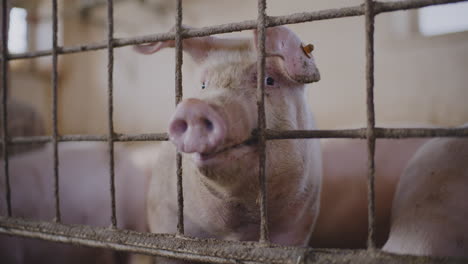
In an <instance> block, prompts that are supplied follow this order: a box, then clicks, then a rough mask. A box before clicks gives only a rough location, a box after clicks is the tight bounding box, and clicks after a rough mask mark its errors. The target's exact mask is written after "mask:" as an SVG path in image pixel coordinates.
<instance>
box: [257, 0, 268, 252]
mask: <svg viewBox="0 0 468 264" xmlns="http://www.w3.org/2000/svg"><path fill="white" fill-rule="evenodd" d="M257 21H258V25H257V52H258V56H257V60H258V61H257V115H258V180H259V196H260V242H263V243H268V242H269V240H270V236H269V232H268V213H267V212H268V210H267V206H268V204H267V183H266V173H265V163H266V138H265V130H266V117H265V81H264V80H265V38H266V24H267V15H266V0H258V19H257Z"/></svg>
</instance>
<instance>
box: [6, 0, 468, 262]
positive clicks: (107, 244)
mask: <svg viewBox="0 0 468 264" xmlns="http://www.w3.org/2000/svg"><path fill="white" fill-rule="evenodd" d="M462 1H466V0H408V1H401V0H400V1H394V2H379V1H373V0H365V2H364V4H362V5H359V6H354V7H346V8H339V9H329V10H322V11H314V12H304V13H296V14H292V15H287V16H280V17H270V16H267V15H266V0H258V17H257V20H249V21H243V22H239V23H232V24H225V25H218V26H213V27H206V28H201V29H184V28H182V0H177V13H176V30H175V32H169V33H162V34H156V35H151V36H144V37H137V38H127V39H115V38H114V37H113V32H114V29H113V22H114V21H113V20H114V19H113V0H107V14H108V19H107V22H108V35H107V42H106V43H105V44H101V43H98V44H91V45H82V46H75V47H59V46H58V43H57V30H58V21H57V20H58V19H57V0H53V1H52V9H53V12H52V13H53V25H52V26H53V32H54V33H53V36H52V38H53V47H52V50H45V51H38V52H29V53H23V54H17V55H10V54H8V49H7V39H8V25H7V23H8V6H7V2H8V1H7V0H2V8H3V9H2V14H3V17H2V54H1V55H2V57H1V59H2V74H3V76H2V86H3V87H2V88H3V89H2V92H3V93H2V103H3V104H2V109H3V113H2V121H3V124H4V125H3V127H2V128H3V132H4V133H3V136H2V143H3V147H4V149H3V152H4V169H5V177H6V183H7V186H6V196H7V197H6V198H7V199H6V202H7V209H8V215H7V217H4V216H0V233H2V234H9V235H17V236H23V237H30V238H40V239H44V240H49V241H56V242H62V243H73V244H79V245H85V246H91V247H101V248H109V249H115V250H121V251H126V252H133V253H142V254H149V255H158V256H166V257H175V258H183V259H186V260H193V261H205V262H213V263H239V262H243V263H330V261H332V262H333V263H349V262H350V261H356V262H359V263H360V262H363V263H401V262H405V263H408V262H413V261H423V262H424V263H440V262H444V263H463V262H465V261H466V260H461V259H455V258H434V257H414V256H401V255H395V254H389V253H384V252H381V251H379V250H376V249H375V242H374V230H375V216H374V215H375V201H374V199H375V189H374V180H375V175H374V174H375V164H374V154H375V140H376V139H377V138H409V137H435V136H437V137H440V136H442V137H454V136H455V137H468V129H466V128H435V129H433V128H430V129H427V128H403V129H390V128H377V127H375V109H374V98H373V89H374V40H373V38H374V22H375V16H376V15H378V14H380V13H384V12H392V11H397V10H407V9H412V8H420V7H424V6H430V5H438V4H447V3H455V2H462ZM360 15H364V16H365V27H366V56H367V60H366V95H367V98H366V105H367V127H366V128H359V129H345V130H296V131H275V130H269V129H267V128H266V122H265V105H264V93H265V92H264V83H263V79H264V78H263V76H264V74H265V72H264V68H265V31H266V28H268V27H272V26H278V25H284V24H293V23H303V22H310V21H316V20H325V19H334V18H340V17H349V16H360ZM246 29H257V32H258V34H257V37H258V43H257V44H258V50H259V52H258V64H257V68H258V75H259V78H258V87H257V106H258V118H259V127H258V129H257V130H256V131H254V133H253V135H252V138H250V139H248V140H257V141H258V144H259V149H260V151H259V152H260V158H259V168H260V169H259V181H260V190H259V195H260V197H261V203H260V212H261V213H260V215H261V225H260V241H259V242H240V241H223V240H216V239H198V238H191V237H186V236H184V235H183V234H184V227H183V196H182V194H183V192H182V190H183V189H182V160H181V156H180V154H179V155H178V156H177V191H178V192H177V195H178V197H177V199H178V209H179V210H178V225H177V230H178V232H177V234H175V235H170V234H151V233H139V232H134V231H128V230H118V229H116V228H115V227H116V226H117V219H116V212H115V210H116V209H115V186H114V185H115V182H114V142H117V141H165V140H168V135H167V134H166V133H153V134H136V135H131V134H117V133H115V131H114V128H113V64H114V59H113V49H114V48H117V47H122V46H128V45H134V44H143V43H148V42H154V41H163V40H175V43H176V44H175V46H176V69H175V71H176V84H175V88H176V104H178V103H179V102H180V101H181V99H182V72H181V67H182V62H183V55H182V46H183V41H182V40H183V39H184V38H190V37H200V36H208V35H212V34H219V33H227V32H233V31H241V30H246ZM105 48H107V49H108V103H109V105H108V123H109V131H108V135H107V136H106V135H59V134H58V128H57V122H58V120H57V76H58V69H57V66H58V65H57V62H58V55H61V54H67V53H74V52H84V51H90V50H98V49H105ZM49 55H52V62H53V73H52V75H53V76H52V77H53V85H52V91H53V93H52V94H53V103H52V119H53V120H52V121H53V135H52V136H51V137H50V136H40V137H16V138H11V139H10V138H9V137H8V131H7V124H8V115H7V104H6V101H7V86H8V79H7V77H8V61H9V60H14V59H27V58H35V57H40V56H49ZM327 137H333V138H340V137H341V138H362V139H366V140H367V143H368V162H369V163H368V169H369V170H368V172H369V174H368V200H369V201H368V214H369V236H368V249H367V250H327V249H325V250H318V249H311V248H299V247H284V246H279V245H273V244H269V243H268V241H269V238H268V226H267V222H268V218H267V212H266V208H267V201H266V200H267V199H266V196H267V193H266V180H265V147H266V141H267V140H275V139H297V138H327ZM64 141H107V142H108V145H109V154H110V162H109V166H110V169H111V171H110V189H111V196H112V197H111V207H112V216H111V225H112V227H114V228H112V229H108V228H102V227H91V226H82V225H65V224H62V223H60V200H59V195H58V194H59V175H58V161H59V160H58V143H59V142H64ZM37 142H44V143H45V142H52V143H53V145H54V153H53V155H54V192H55V203H56V204H55V206H56V207H55V209H56V217H55V220H57V221H56V222H55V223H53V222H37V221H30V220H23V219H18V218H14V217H11V216H12V212H11V199H10V192H11V190H10V186H9V175H8V145H9V144H26V143H37Z"/></svg>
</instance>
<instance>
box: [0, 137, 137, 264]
mask: <svg viewBox="0 0 468 264" xmlns="http://www.w3.org/2000/svg"><path fill="white" fill-rule="evenodd" d="M52 153H53V152H52V148H51V146H47V147H45V148H42V149H40V150H37V151H34V152H30V153H27V154H23V155H18V156H16V157H13V158H12V159H11V160H10V162H9V164H10V183H11V191H12V198H11V203H12V209H13V210H12V211H13V212H12V213H13V216H14V217H23V218H27V219H31V220H37V221H51V220H52V219H53V218H54V216H55V198H54V195H53V190H54V188H53V184H54V180H53V159H52ZM1 167H2V168H3V163H2V166H1ZM145 176H146V175H144V174H142V173H141V171H140V170H138V169H136V168H135V167H134V166H133V165H132V163H131V162H130V161H129V159H128V158H127V156H126V153H125V151H124V150H121V149H120V148H116V150H115V181H116V200H117V201H116V202H117V221H118V226H119V227H120V228H125V229H134V230H138V231H145V230H146V217H145V195H146V178H145ZM0 177H1V179H0V187H1V188H2V196H1V197H0V203H1V205H0V212H1V214H2V215H6V202H5V195H4V188H5V182H4V179H5V177H4V172H3V170H2V171H1V172H0ZM59 177H60V178H59V179H60V181H59V182H60V208H61V215H62V222H63V223H66V224H80V225H92V226H101V227H106V226H110V223H111V220H110V218H111V209H110V204H111V202H110V187H109V181H110V180H109V156H108V152H107V144H105V143H61V144H60V145H59ZM0 243H1V244H2V245H9V248H10V250H8V251H10V252H16V254H14V255H15V256H12V255H11V254H9V255H10V257H12V258H16V260H15V261H12V263H41V262H37V261H40V260H41V259H43V258H41V256H42V255H44V257H45V259H46V260H47V263H53V262H50V261H53V260H51V259H50V258H47V257H46V255H47V254H52V252H53V254H52V255H53V256H54V259H57V261H59V262H57V263H60V261H64V259H63V258H66V259H67V263H72V262H70V261H72V259H73V256H76V257H77V258H75V259H81V260H80V261H79V263H83V262H81V261H83V259H86V258H89V259H90V261H91V262H86V263H99V262H101V263H108V262H106V261H105V260H106V259H111V258H112V257H109V256H112V254H111V252H110V251H104V250H97V249H87V248H77V247H71V246H68V245H58V244H54V243H50V242H44V241H36V240H31V239H22V238H16V237H12V238H6V237H3V238H2V237H0ZM0 251H3V255H4V254H5V251H6V250H5V251H4V250H0ZM0 255H2V253H0ZM3 255H2V257H5V259H6V258H7V257H8V254H7V256H3ZM62 257H63V258H62ZM18 258H19V259H18ZM28 258H31V259H29V260H28ZM94 261H97V262H94Z"/></svg>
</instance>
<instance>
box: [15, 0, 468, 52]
mask: <svg viewBox="0 0 468 264" xmlns="http://www.w3.org/2000/svg"><path fill="white" fill-rule="evenodd" d="M465 1H467V0H400V1H396V2H379V1H376V2H375V14H376V15H377V14H380V13H387V12H393V11H398V10H409V9H415V8H421V7H426V6H432V5H442V4H450V3H458V2H465ZM362 15H364V8H363V6H362V5H358V6H351V7H344V8H334V9H326V10H319V11H311V12H301V13H295V14H291V15H286V16H270V17H268V23H267V24H266V27H274V26H279V25H286V24H298V23H304V22H311V21H317V20H328V19H336V18H343V17H354V16H362ZM256 28H257V21H256V20H246V21H242V22H237V23H230V24H221V25H216V26H211V27H203V28H199V29H187V30H185V31H184V34H182V38H193V37H203V36H208V35H213V34H223V33H230V32H234V31H242V30H251V29H256ZM174 39H175V33H173V32H166V33H159V34H152V35H147V36H140V37H133V38H120V39H114V48H120V47H125V46H132V45H138V44H145V43H151V42H156V41H166V40H174ZM106 48H107V42H101V43H93V44H88V45H78V46H70V47H58V53H59V54H71V53H77V52H86V51H95V50H102V49H106ZM50 55H52V50H41V51H35V52H25V53H18V54H10V55H9V59H10V60H18V59H28V58H37V57H43V56H50Z"/></svg>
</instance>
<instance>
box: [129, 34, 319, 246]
mask: <svg viewBox="0 0 468 264" xmlns="http://www.w3.org/2000/svg"><path fill="white" fill-rule="evenodd" d="M255 37H256V34H255ZM266 44H267V46H266V52H267V59H266V69H265V80H264V81H265V91H266V97H265V108H266V118H267V128H270V129H280V130H295V129H314V128H315V125H314V119H313V115H312V113H311V112H310V110H309V107H308V105H307V103H306V100H305V82H315V81H318V80H319V79H320V75H319V72H318V70H317V68H316V66H315V62H314V59H313V57H312V56H311V54H309V53H308V52H307V51H305V50H304V49H303V48H302V43H301V40H300V39H299V38H298V37H297V36H296V35H295V34H294V33H293V32H292V31H291V30H289V29H287V28H286V27H275V28H269V29H267V32H266ZM183 45H184V50H185V51H186V52H187V53H188V54H190V55H191V57H192V58H193V59H194V60H195V61H196V62H197V63H198V64H199V67H200V68H201V69H202V74H201V79H200V82H199V83H198V84H196V85H198V86H199V87H200V93H199V96H198V97H197V98H188V99H185V100H184V101H182V102H181V103H180V104H179V105H178V106H177V109H176V111H175V114H174V116H173V118H172V121H171V123H170V127H169V135H170V139H171V141H172V143H173V145H171V144H163V146H162V148H163V150H162V151H159V155H158V157H157V159H156V166H155V168H156V169H155V170H154V172H153V177H152V178H151V183H150V187H149V193H148V201H147V203H148V214H149V216H148V217H149V225H150V230H151V231H152V232H155V233H168V232H169V233H174V232H176V219H177V201H176V197H177V196H176V177H175V175H176V166H175V155H176V149H177V150H178V151H180V152H182V153H183V173H184V178H183V183H184V197H185V207H184V208H185V211H184V215H185V218H184V219H185V231H186V234H187V235H190V236H196V237H202V238H207V237H214V238H218V239H228V240H258V239H259V228H260V227H259V224H260V216H259V182H258V163H259V162H258V149H257V145H256V143H255V142H248V141H247V139H249V138H250V137H251V135H252V131H254V129H256V128H257V103H256V86H257V52H256V48H255V45H254V43H253V42H252V41H251V40H248V39H235V40H233V39H221V38H216V37H202V38H191V39H186V40H184V43H183ZM173 46H174V42H173V41H167V42H157V43H154V44H151V45H146V46H139V47H137V50H138V51H140V52H142V53H145V54H149V53H154V52H157V51H159V50H160V49H162V48H164V47H173ZM174 145H175V147H174ZM266 155H267V159H266V168H267V169H266V179H267V184H268V209H269V211H268V212H269V222H268V226H269V230H270V237H271V241H272V242H274V243H279V244H283V245H295V246H305V245H307V242H308V240H309V236H310V234H311V232H312V230H313V228H314V224H315V222H316V218H317V215H318V212H319V205H320V202H319V200H320V189H321V181H322V161H321V153H320V145H319V141H318V140H314V139H307V140H306V139H297V140H275V141H268V142H267V148H266Z"/></svg>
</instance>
